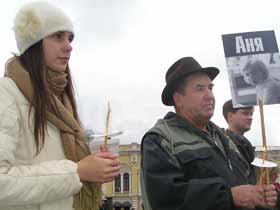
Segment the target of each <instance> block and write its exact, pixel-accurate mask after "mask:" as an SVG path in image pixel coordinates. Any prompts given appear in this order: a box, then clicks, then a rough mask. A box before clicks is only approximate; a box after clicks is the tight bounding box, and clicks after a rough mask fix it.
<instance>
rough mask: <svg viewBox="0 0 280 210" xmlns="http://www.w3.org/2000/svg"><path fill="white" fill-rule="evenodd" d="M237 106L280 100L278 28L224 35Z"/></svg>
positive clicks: (234, 99) (233, 94)
mask: <svg viewBox="0 0 280 210" xmlns="http://www.w3.org/2000/svg"><path fill="white" fill-rule="evenodd" d="M222 38H223V44H224V51H225V57H226V64H227V70H228V75H229V82H230V89H231V94H232V100H233V105H234V107H241V106H248V105H256V104H257V101H258V99H259V98H261V99H262V100H263V104H279V103H280V91H279V90H280V56H279V52H278V47H277V43H276V38H275V34H274V31H260V32H247V33H238V34H228V35H223V36H222Z"/></svg>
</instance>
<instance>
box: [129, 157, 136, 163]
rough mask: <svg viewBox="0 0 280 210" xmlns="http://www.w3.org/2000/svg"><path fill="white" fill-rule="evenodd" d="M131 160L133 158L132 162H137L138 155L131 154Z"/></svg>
mask: <svg viewBox="0 0 280 210" xmlns="http://www.w3.org/2000/svg"><path fill="white" fill-rule="evenodd" d="M130 160H131V162H132V163H136V162H137V156H136V155H131V156H130Z"/></svg>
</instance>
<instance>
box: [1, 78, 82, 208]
mask: <svg viewBox="0 0 280 210" xmlns="http://www.w3.org/2000/svg"><path fill="white" fill-rule="evenodd" d="M28 113H29V103H28V101H27V100H26V98H25V97H24V96H23V95H22V93H21V92H20V90H19V89H18V88H17V86H16V84H15V83H14V81H13V80H11V79H10V78H7V77H5V78H1V79H0V210H27V209H28V210H39V209H40V210H72V204H73V195H74V194H76V193H77V192H79V190H80V188H81V186H82V183H81V182H80V179H79V176H78V174H77V164H76V163H74V162H72V161H70V160H67V159H65V155H64V152H63V148H62V144H61V139H60V132H59V130H58V129H57V128H56V127H55V126H54V125H53V124H51V123H49V122H48V124H47V132H46V137H45V144H44V147H43V149H42V150H41V151H40V153H39V154H38V155H36V146H35V141H34V135H33V130H34V124H33V120H32V119H33V110H32V111H31V118H30V120H29V118H28Z"/></svg>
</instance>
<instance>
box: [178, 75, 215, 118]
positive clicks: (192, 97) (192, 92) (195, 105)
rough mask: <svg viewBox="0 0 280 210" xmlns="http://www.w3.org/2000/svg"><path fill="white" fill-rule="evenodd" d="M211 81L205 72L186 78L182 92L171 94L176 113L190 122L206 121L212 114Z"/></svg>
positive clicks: (213, 99)
mask: <svg viewBox="0 0 280 210" xmlns="http://www.w3.org/2000/svg"><path fill="white" fill-rule="evenodd" d="M212 88H213V83H212V81H211V80H210V78H209V77H208V75H207V74H203V73H197V74H193V75H190V76H188V77H187V78H186V86H185V88H184V91H183V93H178V92H175V93H174V95H173V98H174V102H175V105H176V110H177V113H178V114H180V115H181V116H182V117H184V118H186V119H187V120H189V121H190V122H192V123H193V122H202V123H207V122H208V121H209V120H210V118H211V117H212V116H213V114H214V108H215V98H214V95H213V92H212Z"/></svg>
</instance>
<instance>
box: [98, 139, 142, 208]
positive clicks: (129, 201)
mask: <svg viewBox="0 0 280 210" xmlns="http://www.w3.org/2000/svg"><path fill="white" fill-rule="evenodd" d="M140 147H141V145H140V144H137V143H131V144H126V145H120V146H119V155H120V156H119V159H120V162H121V170H120V174H119V176H118V177H117V178H116V179H115V180H114V181H113V182H110V183H106V184H104V185H103V198H104V199H103V203H104V205H103V206H106V209H108V210H143V208H142V196H141V188H140V161H141V151H140V150H141V148H140ZM104 209H105V208H104Z"/></svg>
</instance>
